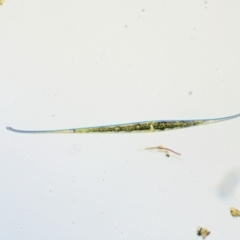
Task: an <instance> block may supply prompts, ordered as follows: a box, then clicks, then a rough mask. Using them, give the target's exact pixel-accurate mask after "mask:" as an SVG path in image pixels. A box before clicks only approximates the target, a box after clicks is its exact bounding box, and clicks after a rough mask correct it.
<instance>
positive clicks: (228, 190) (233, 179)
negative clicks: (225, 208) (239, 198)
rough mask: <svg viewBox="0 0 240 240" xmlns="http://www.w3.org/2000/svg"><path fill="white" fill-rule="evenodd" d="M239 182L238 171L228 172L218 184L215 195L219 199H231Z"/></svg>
mask: <svg viewBox="0 0 240 240" xmlns="http://www.w3.org/2000/svg"><path fill="white" fill-rule="evenodd" d="M239 180H240V174H239V171H238V170H236V169H233V170H231V171H228V172H227V173H226V175H225V176H224V177H223V179H222V181H221V182H220V184H219V186H218V188H217V193H218V196H219V197H220V198H228V197H231V196H232V194H233V193H234V190H235V188H236V186H237V185H238V183H239Z"/></svg>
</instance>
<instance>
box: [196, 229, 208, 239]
mask: <svg viewBox="0 0 240 240" xmlns="http://www.w3.org/2000/svg"><path fill="white" fill-rule="evenodd" d="M210 233H211V232H209V231H208V230H207V229H206V228H202V227H198V228H197V235H198V236H202V239H205V238H206V237H207V236H208V235H209V234H210Z"/></svg>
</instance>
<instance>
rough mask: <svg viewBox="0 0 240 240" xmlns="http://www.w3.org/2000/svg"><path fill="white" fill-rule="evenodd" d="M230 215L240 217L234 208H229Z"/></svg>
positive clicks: (239, 213) (239, 212)
mask: <svg viewBox="0 0 240 240" xmlns="http://www.w3.org/2000/svg"><path fill="white" fill-rule="evenodd" d="M230 213H231V215H232V216H233V217H240V211H239V210H237V209H236V208H233V207H231V208H230Z"/></svg>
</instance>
